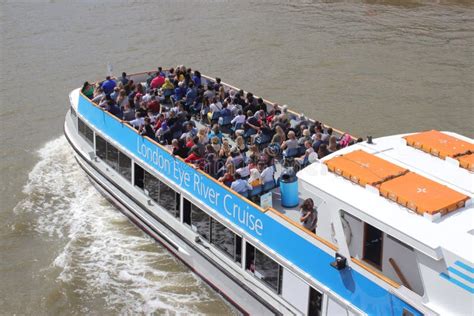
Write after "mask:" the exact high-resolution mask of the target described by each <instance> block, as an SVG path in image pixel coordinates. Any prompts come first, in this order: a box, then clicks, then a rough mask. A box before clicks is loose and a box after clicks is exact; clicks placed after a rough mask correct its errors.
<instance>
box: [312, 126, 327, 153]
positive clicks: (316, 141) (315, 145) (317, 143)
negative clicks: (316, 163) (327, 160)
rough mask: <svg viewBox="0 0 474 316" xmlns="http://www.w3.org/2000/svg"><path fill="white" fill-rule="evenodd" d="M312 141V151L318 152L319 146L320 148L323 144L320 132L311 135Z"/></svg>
mask: <svg viewBox="0 0 474 316" xmlns="http://www.w3.org/2000/svg"><path fill="white" fill-rule="evenodd" d="M312 139H313V149H314V151H315V152H318V151H319V146H321V144H323V143H324V142H323V139H322V134H321V133H320V132H317V133H316V134H314V135H313V137H312ZM319 158H321V157H319Z"/></svg>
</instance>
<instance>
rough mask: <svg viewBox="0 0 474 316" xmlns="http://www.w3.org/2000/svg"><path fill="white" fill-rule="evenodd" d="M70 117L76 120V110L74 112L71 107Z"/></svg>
mask: <svg viewBox="0 0 474 316" xmlns="http://www.w3.org/2000/svg"><path fill="white" fill-rule="evenodd" d="M71 116H72V117H73V118H76V117H77V113H76V110H74V108H73V107H72V106H71Z"/></svg>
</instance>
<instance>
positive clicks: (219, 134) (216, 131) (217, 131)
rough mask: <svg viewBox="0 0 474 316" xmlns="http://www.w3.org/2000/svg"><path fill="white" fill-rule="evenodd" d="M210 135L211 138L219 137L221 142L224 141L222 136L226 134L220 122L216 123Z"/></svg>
mask: <svg viewBox="0 0 474 316" xmlns="http://www.w3.org/2000/svg"><path fill="white" fill-rule="evenodd" d="M208 137H209V138H210V139H212V138H213V137H217V138H219V142H220V143H222V137H224V135H223V134H222V132H221V130H220V128H219V125H218V124H214V126H213V127H212V130H211V132H210V133H209V134H208Z"/></svg>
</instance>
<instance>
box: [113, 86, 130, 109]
mask: <svg viewBox="0 0 474 316" xmlns="http://www.w3.org/2000/svg"><path fill="white" fill-rule="evenodd" d="M115 102H117V105H118V106H119V107H120V108H121V109H124V108H125V105H129V104H130V102H129V101H128V96H127V92H126V91H125V89H122V90H120V91H119V94H118V96H117V100H116V101H115Z"/></svg>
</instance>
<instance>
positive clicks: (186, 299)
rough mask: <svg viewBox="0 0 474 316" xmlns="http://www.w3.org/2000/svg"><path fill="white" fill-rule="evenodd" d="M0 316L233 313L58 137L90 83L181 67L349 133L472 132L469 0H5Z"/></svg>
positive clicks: (1, 21) (1, 12) (0, 13)
mask: <svg viewBox="0 0 474 316" xmlns="http://www.w3.org/2000/svg"><path fill="white" fill-rule="evenodd" d="M0 31H1V32H0V34H1V35H0V52H1V54H0V58H1V62H0V100H1V107H0V119H1V124H0V126H1V127H0V128H1V129H0V131H1V143H0V148H1V151H0V155H1V166H0V167H1V168H0V170H1V174H0V177H1V179H2V181H1V196H0V197H1V203H0V205H1V208H0V223H1V224H0V314H5V315H9V314H15V313H16V314H35V315H46V314H48V315H51V314H53V315H54V314H76V315H79V314H80V315H82V314H92V315H102V314H150V313H156V314H183V313H184V314H186V313H189V314H233V313H235V310H234V309H233V308H232V307H231V306H230V305H229V304H227V303H226V302H225V301H224V300H223V299H222V298H221V297H220V296H219V295H217V294H216V293H215V292H214V291H212V290H211V289H210V288H209V287H208V286H207V285H206V284H205V283H204V282H203V281H201V280H200V279H199V278H198V277H196V276H195V275H194V274H193V273H191V272H189V270H188V269H187V268H186V267H185V266H183V264H182V263H180V262H179V261H178V260H176V259H175V258H174V257H172V256H170V255H169V254H168V253H167V252H166V250H164V249H163V248H162V247H160V246H159V245H158V244H156V243H155V242H154V241H153V240H151V239H150V238H148V237H147V236H146V235H145V234H143V233H142V232H141V231H140V230H139V229H138V228H136V227H135V226H133V225H132V224H130V223H129V222H128V221H127V219H126V218H125V217H124V216H122V215H121V213H120V212H118V211H117V210H115V209H114V207H112V206H111V205H110V204H109V203H108V202H107V201H105V200H104V199H103V198H102V197H101V196H100V195H99V194H98V193H97V192H96V190H95V189H94V188H93V187H92V186H91V185H90V183H89V182H88V180H87V178H86V177H85V175H84V173H83V172H82V171H81V170H80V169H79V168H78V167H77V165H76V164H75V162H74V159H73V157H72V153H71V150H70V149H69V148H68V146H67V143H66V141H65V139H64V137H63V136H61V135H62V124H63V118H64V114H65V112H66V110H67V106H68V97H67V94H68V92H69V91H70V90H72V89H73V88H75V87H78V86H80V85H81V84H82V82H83V81H85V80H90V81H94V80H99V79H103V78H104V76H105V74H106V72H107V64H108V63H110V64H111V65H113V70H114V72H115V73H116V74H119V73H121V72H122V71H127V72H129V73H133V72H139V71H144V70H149V69H154V68H155V67H156V66H159V65H161V66H165V67H166V66H175V65H177V64H185V65H188V66H191V67H193V68H195V69H199V70H200V71H201V72H202V73H204V74H209V75H211V76H220V77H221V78H223V80H224V81H226V82H228V83H230V84H233V85H235V86H237V87H241V88H244V89H246V90H249V91H252V92H254V93H255V94H257V95H260V96H263V97H265V98H267V99H269V100H272V101H275V102H278V103H280V104H288V105H290V107H291V108H293V109H295V110H297V111H300V112H303V113H305V114H307V115H308V116H310V117H312V118H315V119H318V120H321V121H323V122H325V123H327V124H329V125H332V126H334V127H337V128H339V129H342V130H345V131H348V132H350V133H351V134H353V135H356V136H363V137H365V136H367V135H373V136H382V135H388V134H394V133H403V132H412V131H420V130H428V129H439V130H451V131H455V132H458V133H461V134H464V135H467V136H470V137H473V136H474V128H473V124H472V122H473V121H474V120H473V119H474V110H473V108H474V107H473V101H474V98H473V91H474V87H473V82H474V58H473V57H474V55H473V50H474V48H473V47H474V4H473V1H471V0H464V1H462V0H457V1H456V0H451V1H447V0H438V1H428V0H426V1H419V0H366V1H357V0H353V1H343V0H341V1H327V0H326V1H252V2H248V1H226V0H217V1H210V0H201V1H147V2H144V1H143V2H141V1H140V2H138V1H100V2H99V1H83V2H78V1H54V0H52V1H31V2H23V1H15V2H13V1H11V2H9V1H2V2H1V3H0Z"/></svg>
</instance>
